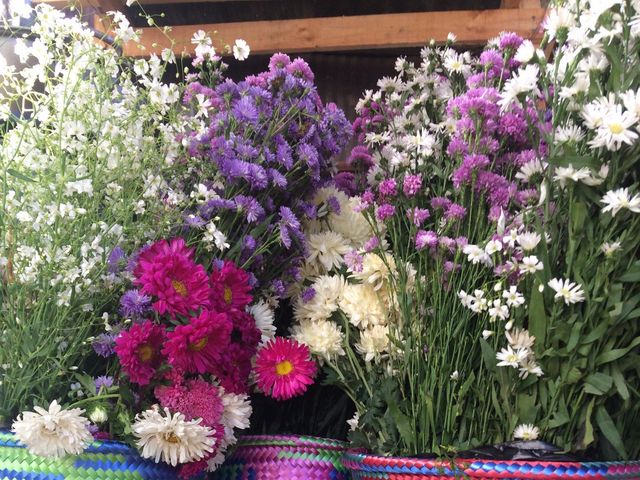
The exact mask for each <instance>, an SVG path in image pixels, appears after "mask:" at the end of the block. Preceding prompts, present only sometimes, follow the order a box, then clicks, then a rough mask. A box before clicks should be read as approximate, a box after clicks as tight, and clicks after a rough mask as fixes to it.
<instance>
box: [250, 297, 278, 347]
mask: <svg viewBox="0 0 640 480" xmlns="http://www.w3.org/2000/svg"><path fill="white" fill-rule="evenodd" d="M249 313H250V314H251V316H252V317H253V319H254V320H255V321H256V327H258V330H260V333H261V334H262V337H261V339H260V343H261V344H264V343H267V342H268V341H269V340H271V339H273V338H275V336H276V327H275V325H274V319H275V315H274V313H273V309H272V308H271V307H270V306H269V305H268V304H267V303H266V302H265V301H264V300H260V301H259V302H258V303H254V304H253V305H251V306H250V307H249Z"/></svg>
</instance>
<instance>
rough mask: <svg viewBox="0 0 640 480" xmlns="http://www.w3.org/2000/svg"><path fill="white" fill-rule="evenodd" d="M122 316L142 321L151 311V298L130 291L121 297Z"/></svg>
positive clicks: (136, 291) (135, 291)
mask: <svg viewBox="0 0 640 480" xmlns="http://www.w3.org/2000/svg"><path fill="white" fill-rule="evenodd" d="M119 311H120V315H122V316H123V317H125V318H132V319H136V320H138V319H141V318H142V317H143V316H144V315H146V314H147V313H149V312H150V311H151V297H149V296H147V295H144V294H142V293H140V292H139V291H138V290H135V289H133V290H129V291H127V292H125V294H124V295H122V297H120V310H119Z"/></svg>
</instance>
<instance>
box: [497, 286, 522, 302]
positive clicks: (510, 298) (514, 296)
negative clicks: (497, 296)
mask: <svg viewBox="0 0 640 480" xmlns="http://www.w3.org/2000/svg"><path fill="white" fill-rule="evenodd" d="M502 298H504V299H505V300H506V302H507V305H508V306H510V307H516V308H518V307H519V306H520V305H522V304H524V296H523V295H522V294H521V293H520V292H518V287H516V286H515V285H512V286H511V287H509V290H503V292H502Z"/></svg>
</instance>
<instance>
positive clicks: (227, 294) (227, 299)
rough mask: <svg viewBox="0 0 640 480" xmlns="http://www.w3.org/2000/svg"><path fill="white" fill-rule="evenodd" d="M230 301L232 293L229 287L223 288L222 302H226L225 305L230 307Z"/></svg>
mask: <svg viewBox="0 0 640 480" xmlns="http://www.w3.org/2000/svg"><path fill="white" fill-rule="evenodd" d="M232 299H233V292H232V291H231V289H230V288H229V287H224V301H225V302H227V305H231V300H232Z"/></svg>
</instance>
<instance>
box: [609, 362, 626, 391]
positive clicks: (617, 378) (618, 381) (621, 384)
mask: <svg viewBox="0 0 640 480" xmlns="http://www.w3.org/2000/svg"><path fill="white" fill-rule="evenodd" d="M611 376H612V377H613V384H614V385H615V386H616V390H618V394H619V395H620V397H622V399H623V400H629V398H630V395H629V389H628V388H627V382H626V381H625V379H624V375H622V372H621V371H620V369H619V368H618V366H617V365H614V366H613V368H612V369H611Z"/></svg>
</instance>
